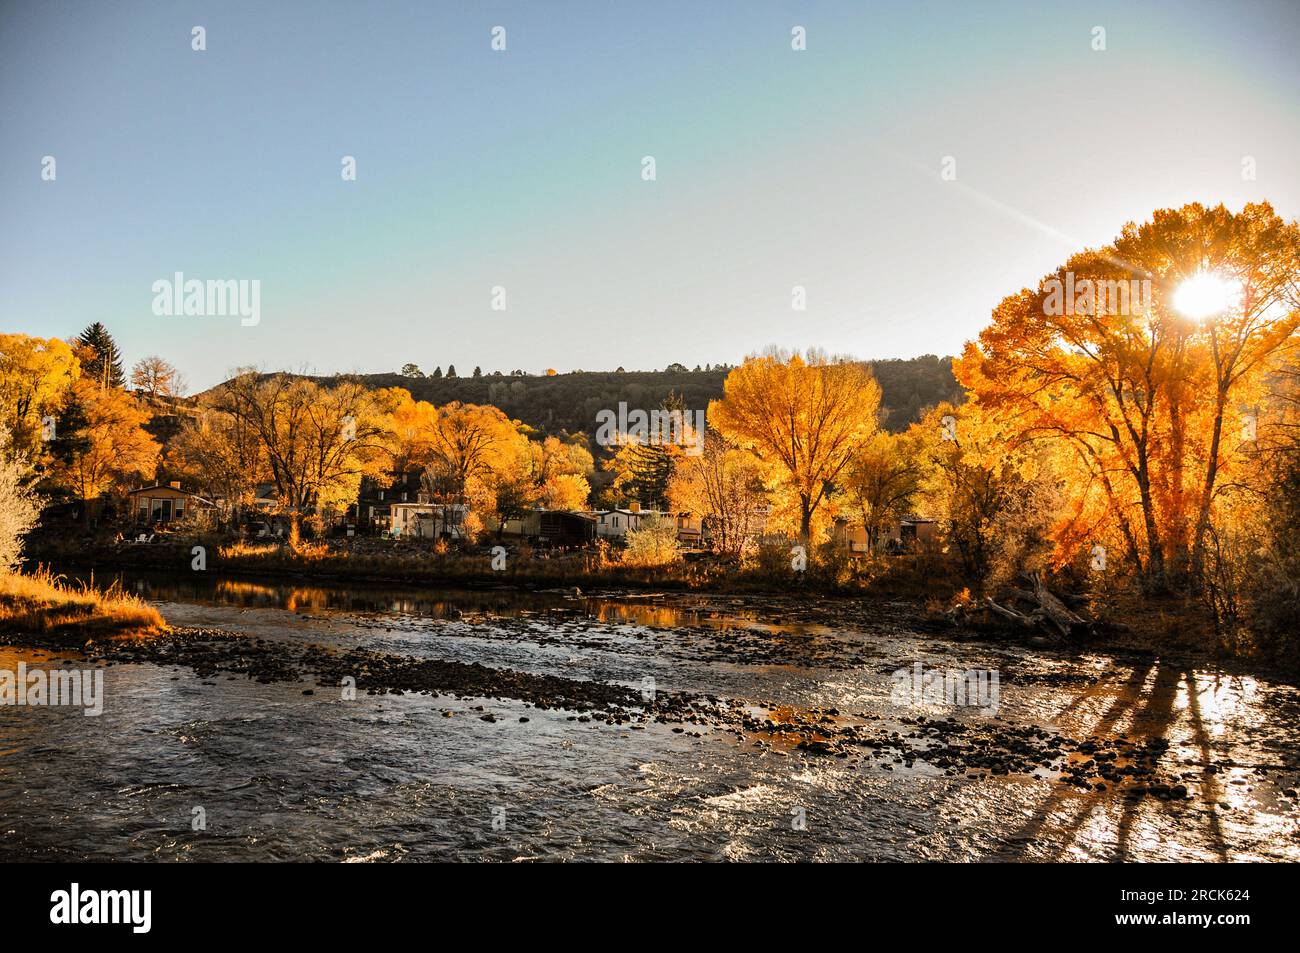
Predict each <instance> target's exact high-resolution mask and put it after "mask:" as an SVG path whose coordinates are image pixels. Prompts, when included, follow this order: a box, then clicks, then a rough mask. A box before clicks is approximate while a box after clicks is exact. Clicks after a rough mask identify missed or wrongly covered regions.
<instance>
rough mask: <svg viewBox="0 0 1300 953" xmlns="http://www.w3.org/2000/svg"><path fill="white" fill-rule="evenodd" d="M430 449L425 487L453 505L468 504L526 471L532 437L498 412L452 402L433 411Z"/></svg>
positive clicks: (428, 425)
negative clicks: (475, 494)
mask: <svg viewBox="0 0 1300 953" xmlns="http://www.w3.org/2000/svg"><path fill="white" fill-rule="evenodd" d="M423 436H424V439H425V441H426V442H427V444H428V448H429V463H428V464H427V465H426V467H425V483H426V486H427V488H428V489H429V490H430V492H431V493H432V494H434V495H436V496H440V497H442V498H443V499H446V500H447V502H450V503H466V502H468V501H469V498H470V496H471V490H478V491H482V490H483V489H484V488H486V489H487V490H488V491H490V490H491V488H492V486H493V485H494V484H495V483H496V482H497V481H498V480H499V479H501V478H503V477H506V476H508V475H511V474H514V473H517V472H519V471H520V470H521V469H523V468H525V467H526V466H527V460H528V456H529V450H528V438H527V437H525V436H524V435H523V434H521V433H520V432H519V428H518V427H517V426H516V425H515V424H514V423H513V422H512V421H511V420H510V418H508V417H507V416H506V415H505V414H503V413H502V412H501V411H500V410H498V409H497V408H496V407H489V406H480V405H478V404H462V403H460V402H459V401H453V402H452V403H450V404H447V405H445V406H443V407H439V408H437V409H436V410H435V412H434V413H433V414H432V416H431V417H430V418H429V419H428V421H427V422H426V423H425V430H424V433H423Z"/></svg>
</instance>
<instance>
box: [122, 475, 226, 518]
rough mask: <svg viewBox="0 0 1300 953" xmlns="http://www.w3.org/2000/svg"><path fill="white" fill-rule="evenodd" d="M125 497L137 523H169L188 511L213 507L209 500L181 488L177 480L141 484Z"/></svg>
mask: <svg viewBox="0 0 1300 953" xmlns="http://www.w3.org/2000/svg"><path fill="white" fill-rule="evenodd" d="M127 498H128V499H129V501H130V507H131V512H132V513H133V514H134V517H133V518H134V520H135V521H136V522H137V523H149V524H152V523H171V522H173V521H179V520H182V519H184V518H185V516H186V515H187V514H189V513H192V512H197V511H199V510H210V509H213V508H214V507H215V504H214V503H213V502H212V501H211V500H207V499H204V498H203V497H201V496H199V495H198V494H196V493H187V492H185V491H184V490H182V489H181V484H180V481H179V480H173V481H172V482H171V483H168V484H167V485H165V486H164V485H163V484H161V483H155V484H153V485H152V486H142V487H140V488H139V489H136V490H131V491H130V492H129V493H127Z"/></svg>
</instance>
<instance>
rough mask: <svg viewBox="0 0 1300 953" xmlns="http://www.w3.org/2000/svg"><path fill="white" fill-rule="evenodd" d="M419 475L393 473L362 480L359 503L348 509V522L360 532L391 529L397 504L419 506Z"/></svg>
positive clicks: (416, 473) (416, 472) (346, 518)
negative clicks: (394, 508)
mask: <svg viewBox="0 0 1300 953" xmlns="http://www.w3.org/2000/svg"><path fill="white" fill-rule="evenodd" d="M421 494H422V491H421V488H420V472H419V471H418V470H416V471H412V472H409V473H392V474H389V475H388V476H387V477H384V478H381V479H375V478H374V477H369V476H366V477H362V478H361V486H360V488H359V490H358V492H357V502H356V503H354V504H352V505H351V506H349V507H348V512H347V515H346V516H345V522H346V523H347V524H349V525H351V526H353V527H355V528H356V529H358V530H361V531H367V530H370V531H374V530H380V529H388V528H390V527H391V525H392V515H393V513H392V506H393V504H394V503H417V502H420V501H421V500H424V499H426V498H427V497H425V496H422V495H421Z"/></svg>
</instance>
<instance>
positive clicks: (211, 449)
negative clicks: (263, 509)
mask: <svg viewBox="0 0 1300 953" xmlns="http://www.w3.org/2000/svg"><path fill="white" fill-rule="evenodd" d="M167 461H168V465H169V466H170V467H171V468H172V469H173V470H174V471H175V472H177V473H178V474H179V475H181V476H182V477H183V478H184V479H185V481H186V482H187V483H188V484H189V485H191V486H194V487H197V488H198V490H199V491H200V492H202V493H204V494H206V495H208V496H210V497H212V498H213V499H214V500H218V501H220V503H221V505H222V506H223V507H224V509H225V511H226V513H227V514H228V515H229V516H230V517H231V518H232V519H233V520H234V522H235V523H236V525H238V523H239V522H240V520H241V519H242V515H243V512H244V510H245V509H246V508H248V507H249V506H251V505H252V503H253V501H254V500H255V499H256V497H257V485H258V483H260V482H262V481H263V480H267V479H269V477H270V471H269V469H268V467H267V465H266V454H265V451H264V449H263V446H262V443H261V441H260V440H259V439H258V435H257V433H256V432H255V431H254V429H253V428H252V426H251V425H250V423H249V421H248V420H247V419H241V418H240V417H236V416H235V415H233V414H229V413H226V412H224V411H222V410H218V409H213V408H212V407H207V408H205V409H203V410H202V411H201V412H200V413H199V416H198V417H197V418H196V419H194V420H193V421H191V422H190V423H188V424H187V425H186V426H185V427H184V428H183V429H182V430H181V431H180V433H178V434H177V435H176V436H175V437H174V438H173V439H172V441H171V443H170V444H169V445H168V447H167Z"/></svg>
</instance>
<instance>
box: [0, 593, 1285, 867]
mask: <svg viewBox="0 0 1300 953" xmlns="http://www.w3.org/2000/svg"><path fill="white" fill-rule="evenodd" d="M317 585H318V586H319V585H320V583H319V581H318V583H317ZM123 588H125V589H126V590H127V591H131V592H135V593H136V594H137V595H139V596H141V597H142V598H146V599H148V601H149V602H150V604H151V605H154V606H156V607H157V608H158V609H159V610H160V611H161V612H162V613H163V615H164V617H165V618H166V619H167V621H168V623H169V625H170V631H169V632H166V633H163V634H160V635H156V636H153V637H150V638H131V637H117V638H105V639H93V640H91V641H90V642H89V644H84V642H83V643H82V644H78V642H77V640H76V638H75V637H64V638H54V637H51V636H38V635H33V634H28V635H26V636H23V637H13V636H9V637H5V638H4V639H0V642H6V643H8V644H9V648H7V649H0V654H3V655H5V656H6V657H7V658H9V659H10V662H11V663H12V664H11V667H12V665H14V664H16V663H17V662H18V661H19V660H21V661H24V662H26V664H27V666H28V668H30V667H31V666H32V665H41V666H48V667H62V666H74V667H79V666H86V667H89V668H93V669H94V670H97V671H99V670H102V671H103V672H104V675H105V686H106V692H105V698H106V705H105V710H104V714H103V716H102V717H100V718H84V717H82V716H81V714H80V713H79V712H66V714H65V713H64V712H60V711H56V710H51V709H39V708H23V709H15V708H4V707H0V720H3V724H4V725H5V726H6V732H7V735H8V737H9V738H10V739H11V747H12V749H13V751H14V752H20V751H24V750H31V751H41V752H45V754H44V755H42V758H47V757H57V758H59V759H60V762H61V763H67V764H68V765H69V768H68V770H69V771H70V772H71V774H70V777H72V778H75V783H72V784H70V785H69V784H64V785H56V784H53V783H52V782H50V781H48V780H46V776H45V775H43V774H41V773H40V770H39V764H40V763H41V759H35V760H31V759H22V758H13V757H10V758H6V759H0V822H3V823H0V826H4V827H5V828H6V829H8V830H10V831H11V833H9V834H8V835H5V836H4V837H0V856H6V857H11V858H18V857H22V858H25V859H32V858H39V857H42V856H45V854H44V853H43V852H47V851H49V850H51V849H56V850H67V849H70V850H71V854H70V855H68V856H75V857H88V856H98V855H99V854H100V853H101V852H103V851H105V850H107V851H110V852H113V854H114V855H115V856H119V857H121V858H123V859H128V858H130V859H144V858H146V857H153V858H159V857H162V858H176V859H181V858H183V857H190V858H194V859H199V858H203V859H251V858H255V857H274V858H276V859H291V858H296V859H322V860H323V859H347V858H350V857H363V858H372V859H405V858H410V859H426V858H427V859H446V858H449V857H454V858H462V859H463V858H471V857H473V858H482V859H500V860H511V859H525V858H564V859H581V858H592V857H618V858H623V859H628V858H629V857H630V858H640V859H672V858H686V857H704V858H712V859H744V858H763V857H768V858H778V857H779V858H783V859H799V858H804V859H814V858H822V859H832V858H838V859H894V860H906V859H995V858H996V859H1012V860H1014V859H1052V858H1060V857H1061V856H1063V855H1067V856H1070V857H1071V858H1072V859H1160V858H1161V857H1168V856H1170V855H1169V854H1168V851H1167V849H1166V848H1163V847H1162V845H1163V844H1165V843H1166V842H1167V843H1169V844H1171V845H1174V844H1176V845H1178V847H1177V849H1178V850H1180V851H1184V852H1186V851H1193V852H1195V853H1196V854H1197V855H1199V856H1203V857H1204V858H1205V859H1233V858H1250V859H1286V858H1291V857H1300V828H1297V826H1296V824H1295V818H1296V816H1297V804H1298V803H1300V802H1297V799H1296V797H1295V794H1294V792H1295V790H1296V787H1297V784H1298V783H1300V761H1297V759H1296V758H1295V755H1294V752H1295V750H1296V748H1295V745H1294V742H1293V739H1294V738H1295V737H1296V734H1297V722H1298V721H1300V693H1297V692H1296V691H1295V690H1294V689H1291V688H1288V687H1285V686H1281V685H1275V684H1272V683H1268V682H1260V681H1258V680H1256V679H1255V678H1253V677H1251V676H1234V675H1227V674H1225V673H1224V672H1223V670H1222V669H1219V668H1216V667H1204V666H1198V665H1196V664H1194V663H1190V662H1180V661H1175V660H1174V659H1173V658H1171V657H1169V656H1164V657H1155V656H1151V655H1145V654H1142V653H1136V654H1128V655H1124V654H1110V653H1104V652H1100V653H1099V652H1096V651H1088V652H1085V653H1083V654H1079V653H1063V652H1060V651H1056V650H1050V649H1049V650H1031V649H1029V648H1027V647H1025V646H1023V645H1013V644H1008V643H1006V642H997V641H991V640H988V639H984V638H977V637H974V636H973V635H970V634H964V635H963V634H958V635H957V636H956V637H954V636H953V634H952V633H949V632H942V631H927V630H922V629H919V628H918V627H917V625H916V623H917V622H918V621H919V620H921V619H922V618H923V617H924V613H923V611H922V610H921V609H919V608H918V607H916V606H915V605H911V604H909V603H906V602H902V601H897V602H892V603H890V602H887V601H883V600H834V601H832V600H815V601H813V600H807V599H803V598H800V597H797V596H784V597H740V596H720V595H716V594H699V593H696V594H682V593H675V592H661V593H652V592H639V593H624V594H622V596H621V597H620V596H619V595H617V594H615V595H608V596H606V595H602V596H599V597H598V596H596V595H594V594H585V595H583V596H581V597H577V596H574V595H572V594H566V593H564V592H554V591H552V592H548V593H531V594H528V593H516V592H511V591H508V590H499V591H488V592H485V591H483V590H477V591H470V590H451V591H438V592H431V591H426V590H423V589H417V590H391V591H389V590H378V591H375V592H369V591H366V590H364V588H363V587H353V586H349V587H346V588H338V589H329V588H326V589H325V590H319V589H318V588H316V587H299V586H296V585H294V584H292V583H290V584H284V582H283V580H279V581H277V580H275V579H269V578H268V579H265V580H263V581H262V582H261V583H253V582H250V581H246V580H242V579H239V580H229V581H220V580H215V579H212V578H210V577H208V578H206V579H204V580H196V579H195V578H194V575H187V576H176V577H173V578H171V579H170V580H167V579H163V580H157V581H155V580H152V579H148V578H145V577H128V578H126V579H124V580H123ZM917 665H922V666H924V668H925V670H927V671H935V672H940V673H943V672H966V671H970V670H982V671H988V670H992V671H996V672H998V673H999V676H1000V679H999V684H1000V704H998V705H995V706H994V707H993V708H991V709H989V710H982V709H979V708H973V707H960V706H958V707H953V706H952V705H948V704H944V703H938V704H932V703H930V702H929V701H927V700H925V699H912V700H910V701H909V700H907V699H899V698H894V697H893V695H892V692H891V685H893V686H895V687H896V680H897V676H898V672H899V671H902V670H906V671H910V670H911V669H912V668H913V667H915V666H917ZM891 673H892V674H891ZM1261 732H1262V734H1261ZM344 768H346V770H344ZM340 771H342V773H341V774H340ZM578 777H580V778H582V779H583V781H582V783H581V784H580V785H579V786H578V787H577V788H574V787H573V784H572V781H573V779H574V778H578ZM83 792H86V793H84V794H83ZM145 792H147V793H145ZM86 797H89V798H92V801H91V802H90V803H83V800H84V798H86ZM142 797H143V798H147V799H148V804H149V805H150V807H149V808H148V811H149V816H150V818H151V820H150V822H149V823H148V824H146V825H143V826H142V825H141V824H140V823H139V822H138V821H137V820H134V818H137V817H138V815H139V813H140V804H139V801H138V799H139V798H142ZM935 799H939V800H938V801H936V800H935ZM316 804H319V805H320V806H319V808H317V807H312V806H311V805H316ZM492 804H500V805H503V806H504V808H505V809H506V810H507V812H508V813H509V816H510V818H511V821H510V823H511V825H513V826H512V828H511V830H513V831H515V833H514V834H512V835H511V836H510V837H507V838H505V839H500V838H495V837H494V836H493V835H491V834H490V833H489V834H486V835H485V834H484V833H476V832H479V831H483V830H485V829H486V828H484V827H483V826H482V825H484V824H486V823H487V821H488V820H490V819H487V818H486V812H487V810H488V807H487V805H492ZM936 804H948V805H950V808H944V809H942V810H940V811H939V812H938V813H936ZM192 805H201V806H204V808H205V810H206V811H207V812H208V817H209V818H210V819H211V823H212V824H214V825H215V826H216V829H217V830H219V831H220V832H222V833H219V834H214V833H213V832H199V833H195V832H191V831H189V830H188V827H187V826H186V825H188V812H189V811H190V810H191V806H192ZM949 810H950V811H951V812H953V813H952V816H953V817H960V818H964V820H962V821H961V824H962V825H963V827H961V828H957V827H954V826H952V824H953V823H954V822H953V821H951V819H950V820H949V822H948V823H945V821H944V817H945V816H947V812H948V811H949ZM86 811H93V812H94V813H95V815H96V816H103V817H109V818H114V819H115V820H114V821H113V823H112V825H111V826H108V827H105V826H100V827H99V828H98V833H93V832H92V833H86V834H85V835H84V836H82V835H80V834H79V835H77V836H80V837H82V839H81V840H80V841H78V842H77V843H76V844H73V845H72V846H71V848H69V847H68V845H67V843H66V836H67V831H68V828H67V826H66V824H65V823H63V822H62V820H61V819H62V818H66V817H67V816H69V815H70V814H75V815H80V814H81V813H83V812H86ZM592 811H596V812H597V814H596V815H593V814H592V813H591V812H592ZM791 811H806V812H807V814H808V815H809V816H810V817H811V818H813V822H812V823H813V827H812V828H811V830H814V831H815V832H816V833H813V834H805V835H799V834H798V831H797V830H796V831H795V832H793V833H792V832H791V831H790V828H789V824H790V816H789V815H790V812H791ZM1076 811H1077V812H1084V813H1082V814H1080V815H1079V816H1080V817H1083V816H1087V815H1090V816H1092V817H1094V818H1095V821H1093V822H1090V826H1089V827H1088V828H1087V829H1079V828H1076V827H1074V826H1072V825H1071V824H1069V823H1065V822H1063V821H1062V820H1061V819H1060V818H1061V816H1062V812H1066V816H1068V815H1070V814H1073V813H1075V812H1076ZM480 812H482V815H483V818H484V819H483V820H480V819H479V817H480ZM272 816H273V817H274V818H275V820H274V824H273V825H272V826H268V824H269V823H270V822H269V821H268V817H272ZM19 818H22V819H24V820H25V821H26V823H24V824H22V825H19V824H17V823H16V822H17V820H18V819H19ZM45 818H48V823H46V821H45V820H44V819H45ZM1017 818H1020V820H1019V821H1017V820H1016V819H1017ZM447 819H454V822H453V821H452V820H447ZM1031 819H1032V820H1031ZM1103 819H1104V821H1105V822H1104V823H1102V821H1103ZM448 823H452V826H451V827H448V826H446V825H447V824H448ZM557 824H559V827H558V828H557V826H556V825H557ZM1098 824H1101V826H1097V825H1098ZM783 829H784V833H782V830H783ZM487 830H489V831H490V829H487ZM120 831H126V832H128V833H126V834H123V833H121V832H120ZM918 831H920V832H923V833H921V834H920V835H918V834H917V833H916V832H918ZM331 832H333V834H332V835H331ZM1139 835H1140V836H1139ZM485 836H486V837H487V839H486V840H485V839H484V838H485ZM917 836H920V837H921V838H922V839H921V840H920V841H916V840H915V839H916V837H917ZM338 837H343V838H345V840H344V841H343V842H342V843H340V842H339V841H338V840H337V838H338ZM908 845H911V846H908ZM340 851H342V854H341V853H340Z"/></svg>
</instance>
